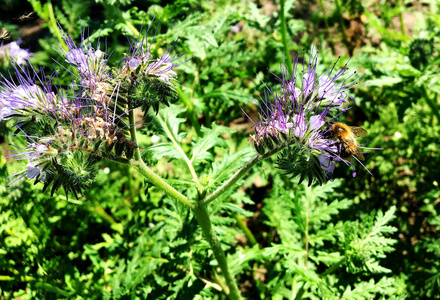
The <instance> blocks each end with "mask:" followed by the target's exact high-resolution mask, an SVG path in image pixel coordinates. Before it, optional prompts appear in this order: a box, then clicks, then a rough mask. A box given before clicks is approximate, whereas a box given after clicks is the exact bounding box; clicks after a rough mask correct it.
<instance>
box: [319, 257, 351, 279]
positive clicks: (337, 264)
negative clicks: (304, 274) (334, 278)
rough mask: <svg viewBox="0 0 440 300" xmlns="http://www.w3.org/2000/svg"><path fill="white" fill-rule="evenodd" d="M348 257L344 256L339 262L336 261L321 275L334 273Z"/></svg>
mask: <svg viewBox="0 0 440 300" xmlns="http://www.w3.org/2000/svg"><path fill="white" fill-rule="evenodd" d="M345 260H346V258H345V257H343V258H341V259H340V260H339V261H338V262H337V263H335V264H334V265H333V266H331V267H330V268H328V269H327V271H325V272H324V273H322V274H321V275H320V276H321V277H324V276H327V275H328V274H331V273H333V271H335V270H336V269H337V268H339V267H340V266H341V265H342V264H343V263H345Z"/></svg>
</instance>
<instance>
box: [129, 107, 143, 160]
mask: <svg viewBox="0 0 440 300" xmlns="http://www.w3.org/2000/svg"><path fill="white" fill-rule="evenodd" d="M128 109H129V110H130V112H129V113H128V121H129V124H130V136H131V139H132V140H133V142H135V143H136V145H138V142H137V136H136V126H135V125H133V124H135V122H134V110H133V109H132V108H131V104H130V103H129V104H128ZM134 159H135V160H137V161H142V158H141V152H140V151H139V147H137V148H136V149H134Z"/></svg>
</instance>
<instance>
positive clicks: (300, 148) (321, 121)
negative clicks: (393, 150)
mask: <svg viewBox="0 0 440 300" xmlns="http://www.w3.org/2000/svg"><path fill="white" fill-rule="evenodd" d="M318 54H319V51H316V50H315V48H314V47H313V46H312V48H311V51H310V53H309V57H310V58H309V60H308V62H307V63H303V64H300V63H298V60H299V59H298V57H296V59H295V60H294V69H293V72H292V73H290V72H289V71H288V70H287V68H286V66H283V65H282V66H281V75H280V76H277V75H276V74H274V73H272V74H273V75H275V77H276V79H277V80H278V81H279V83H280V87H278V88H277V87H274V88H270V87H268V86H266V87H265V91H264V96H263V97H261V96H260V99H259V101H258V103H259V107H260V121H259V122H258V123H256V124H255V132H254V134H252V135H251V137H250V139H251V140H252V141H253V142H254V145H255V148H256V150H257V151H258V152H259V153H260V154H265V153H267V152H269V151H272V150H282V151H281V152H280V154H279V156H278V158H277V160H276V165H277V167H278V168H280V169H281V170H283V171H284V172H285V174H286V175H289V176H291V177H292V178H293V177H297V176H298V177H299V178H300V182H301V181H303V180H304V179H307V180H308V183H309V185H310V184H312V182H314V181H317V182H318V183H319V184H322V182H323V181H324V180H325V179H326V178H332V177H331V173H332V172H333V170H334V168H335V163H337V162H340V161H341V162H344V163H346V164H347V165H348V166H350V167H351V168H352V170H353V176H355V175H356V173H355V169H354V166H353V164H352V163H351V162H350V161H349V160H348V159H349V158H352V157H353V158H354V159H356V160H358V161H359V159H358V157H362V158H363V155H362V152H359V151H361V150H360V147H358V144H357V141H356V139H355V138H356V136H355V135H354V134H353V135H350V134H349V132H347V134H346V136H347V137H348V136H349V139H350V143H351V144H350V145H348V144H347V143H346V142H347V141H348V140H346V139H343V138H342V137H341V134H342V130H339V128H341V126H339V127H338V128H337V129H336V127H335V126H333V124H334V123H336V118H337V117H338V116H339V115H340V114H342V113H344V112H345V111H347V110H348V109H350V108H351V103H352V102H353V99H352V98H350V100H349V99H348V98H349V97H348V94H347V90H349V89H351V88H354V87H356V86H358V80H359V78H360V77H358V76H356V72H347V69H348V68H347V64H345V65H344V66H343V67H342V69H340V70H336V64H337V62H338V61H336V62H334V63H332V64H330V65H329V66H328V67H327V69H326V70H325V71H324V73H323V74H318V73H317V66H318ZM338 60H339V59H338ZM350 102H351V103H350ZM338 124H342V123H338ZM344 128H348V130H350V129H349V128H350V127H349V126H346V127H344ZM334 130H338V132H333V131H334ZM350 147H351V148H350ZM359 162H360V161H359Z"/></svg>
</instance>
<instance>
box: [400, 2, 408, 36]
mask: <svg viewBox="0 0 440 300" xmlns="http://www.w3.org/2000/svg"><path fill="white" fill-rule="evenodd" d="M399 2H400V13H399V19H400V30H401V31H402V34H403V36H405V37H406V32H405V23H403V6H404V5H403V0H400V1H399Z"/></svg>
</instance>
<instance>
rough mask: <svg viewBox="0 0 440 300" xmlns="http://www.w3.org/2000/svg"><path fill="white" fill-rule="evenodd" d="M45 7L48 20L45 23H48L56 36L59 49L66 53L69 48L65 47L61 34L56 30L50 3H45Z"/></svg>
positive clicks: (56, 26)
mask: <svg viewBox="0 0 440 300" xmlns="http://www.w3.org/2000/svg"><path fill="white" fill-rule="evenodd" d="M46 5H47V8H48V10H49V20H47V22H48V23H49V26H50V28H51V29H52V30H51V31H52V33H53V34H54V35H55V36H56V38H57V40H58V42H59V43H60V45H61V47H63V49H64V50H66V51H68V50H69V48H68V47H67V45H66V43H65V42H64V40H63V37H62V36H61V32H60V30H59V29H58V25H57V21H56V19H55V14H54V13H53V6H52V3H51V2H50V1H49V2H47V3H46Z"/></svg>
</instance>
